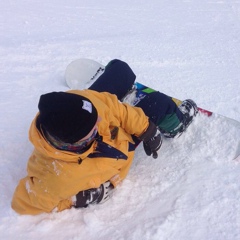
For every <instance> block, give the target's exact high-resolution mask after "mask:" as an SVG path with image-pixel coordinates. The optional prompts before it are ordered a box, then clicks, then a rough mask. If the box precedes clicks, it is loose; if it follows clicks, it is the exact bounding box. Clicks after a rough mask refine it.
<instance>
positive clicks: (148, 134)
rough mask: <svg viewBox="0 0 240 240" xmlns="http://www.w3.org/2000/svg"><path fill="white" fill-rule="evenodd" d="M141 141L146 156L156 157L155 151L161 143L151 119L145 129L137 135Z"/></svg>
mask: <svg viewBox="0 0 240 240" xmlns="http://www.w3.org/2000/svg"><path fill="white" fill-rule="evenodd" d="M139 138H140V140H142V141H143V148H144V151H145V152H146V154H147V155H148V156H151V155H152V157H153V158H157V157H158V154H157V151H158V150H159V149H160V147H161V145H162V138H161V134H160V131H159V129H158V127H157V126H156V125H155V124H154V123H153V122H151V121H149V126H148V128H147V130H146V131H145V132H144V133H143V134H142V135H141V136H140V137H139Z"/></svg>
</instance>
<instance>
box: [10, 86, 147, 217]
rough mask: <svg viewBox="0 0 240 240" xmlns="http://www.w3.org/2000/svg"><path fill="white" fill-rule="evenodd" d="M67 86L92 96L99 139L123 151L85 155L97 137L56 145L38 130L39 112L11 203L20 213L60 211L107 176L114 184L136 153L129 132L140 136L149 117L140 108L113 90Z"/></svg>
mask: <svg viewBox="0 0 240 240" xmlns="http://www.w3.org/2000/svg"><path fill="white" fill-rule="evenodd" d="M69 92H71V93H75V94H79V95H82V96H84V97H87V98H88V99H90V101H91V102H92V103H93V104H94V106H95V107H96V109H97V111H98V115H99V116H100V117H101V121H100V122H99V123H98V133H99V135H100V136H102V141H103V142H104V143H106V144H107V145H106V144H105V145H106V146H108V147H110V148H111V147H113V148H115V149H118V150H119V151H120V152H121V153H122V154H121V155H120V158H112V157H101V156H100V157H99V156H96V157H91V158H90V157H88V156H90V154H92V153H95V149H96V147H97V145H98V142H97V141H95V142H94V143H93V145H92V146H91V148H90V149H88V150H87V151H86V152H84V153H83V154H77V153H73V152H69V151H61V150H57V149H56V148H54V147H52V146H51V145H50V144H49V143H48V142H47V141H46V140H45V139H44V137H43V136H42V134H41V133H40V132H39V131H38V129H37V127H36V119H37V116H38V114H37V115H36V117H35V119H34V120H33V122H32V124H31V126H30V130H29V139H30V141H31V142H32V144H33V145H34V147H35V148H34V151H33V153H32V155H31V156H30V158H29V161H28V166H27V172H28V175H27V176H26V177H25V178H23V179H21V180H20V182H19V184H18V186H17V188H16V190H15V193H14V195H13V199H12V208H13V209H14V210H15V211H16V212H18V213H20V214H31V215H35V214H39V213H43V212H52V211H53V210H56V211H62V210H64V209H67V208H71V206H72V200H71V199H72V197H73V196H75V195H76V194H77V193H78V192H79V191H82V190H86V189H90V188H97V187H99V186H100V185H101V184H102V183H104V182H106V181H108V180H110V181H111V183H112V184H113V185H114V186H116V185H117V184H119V183H120V182H121V181H122V180H123V179H124V178H125V177H126V175H127V173H128V171H129V168H130V166H131V163H132V160H133V157H134V151H129V143H131V142H132V137H131V134H134V135H136V136H139V135H141V134H142V133H143V132H144V131H145V130H146V128H147V127H148V124H149V123H148V118H147V116H146V115H145V114H144V113H143V111H142V110H141V109H140V108H136V107H131V106H129V105H128V104H124V103H121V102H119V100H118V99H117V97H116V96H115V95H112V94H109V93H98V92H95V91H91V90H81V91H80V90H73V91H69ZM116 127H117V128H118V133H117V136H116V138H115V139H111V130H112V129H113V128H115V129H116ZM121 156H125V159H124V157H123V158H122V157H121Z"/></svg>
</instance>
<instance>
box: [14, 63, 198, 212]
mask: <svg viewBox="0 0 240 240" xmlns="http://www.w3.org/2000/svg"><path fill="white" fill-rule="evenodd" d="M134 81H135V75H134V73H133V72H132V70H131V68H130V67H129V66H128V64H126V63H125V62H123V61H120V60H113V61H111V62H110V63H109V64H108V65H107V67H106V69H105V72H104V73H103V74H102V75H101V76H100V77H99V78H98V79H97V81H96V82H95V83H94V84H93V85H92V86H91V87H90V88H89V89H86V90H71V91H68V92H51V93H47V94H44V95H42V96H41V97H40V100H39V104H38V108H39V112H38V113H37V115H36V117H35V118H34V120H33V122H32V124H31V126H30V130H29V138H30V141H31V142H32V144H33V145H34V151H33V153H32V155H31V156H30V158H29V161H28V166H27V172H28V175H27V176H26V177H25V178H23V179H21V180H20V182H19V184H18V186H17V188H16V190H15V193H14V195H13V199H12V208H13V209H14V210H15V211H16V212H18V213H19V214H31V215H35V214H40V213H43V212H46V213H50V212H52V211H62V210H64V209H69V208H72V207H75V208H84V207H87V206H89V205H90V204H98V203H103V202H105V201H106V200H108V199H109V196H110V195H111V193H112V191H113V189H114V188H116V186H117V185H119V183H121V182H122V181H123V179H124V178H126V176H127V174H128V172H129V169H130V167H131V164H132V161H133V158H134V151H135V149H136V147H137V146H138V144H139V143H140V142H141V141H142V142H143V146H144V150H145V152H146V154H147V155H148V156H150V155H152V156H153V157H154V158H156V157H157V151H158V150H159V149H160V147H161V143H162V136H166V137H175V136H177V135H179V134H180V133H182V132H183V131H185V130H186V128H187V127H188V126H189V124H190V123H191V122H192V119H193V117H194V116H195V115H196V114H197V107H196V104H195V103H194V102H193V101H192V100H185V101H183V103H182V104H181V105H180V106H179V107H177V105H176V104H175V103H174V102H173V100H172V99H171V98H170V97H168V96H167V95H165V94H163V93H160V92H155V93H152V94H149V95H148V97H145V98H144V99H142V100H141V101H140V102H139V103H138V104H137V106H136V107H133V106H130V105H129V104H127V103H123V102H121V101H119V100H122V99H123V97H124V95H126V93H127V92H128V91H129V89H130V88H131V87H132V84H133V82H134ZM119 84H121V86H122V87H121V88H119ZM151 103H155V104H151ZM152 105H154V107H151V106H152ZM192 110H194V111H192Z"/></svg>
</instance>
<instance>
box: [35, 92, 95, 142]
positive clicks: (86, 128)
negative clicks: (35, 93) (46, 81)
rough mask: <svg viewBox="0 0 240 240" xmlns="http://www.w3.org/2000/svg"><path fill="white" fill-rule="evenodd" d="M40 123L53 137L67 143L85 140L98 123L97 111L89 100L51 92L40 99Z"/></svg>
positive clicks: (73, 95) (64, 93) (78, 96)
mask: <svg viewBox="0 0 240 240" xmlns="http://www.w3.org/2000/svg"><path fill="white" fill-rule="evenodd" d="M38 108H39V111H40V114H39V117H38V123H39V124H40V125H41V127H42V128H43V129H44V130H46V131H48V133H49V134H51V135H52V136H53V137H57V138H58V139H60V140H61V141H63V142H65V143H74V142H77V141H78V140H80V139H82V138H84V137H85V136H87V135H88V133H89V132H90V131H91V130H92V128H93V127H94V125H95V124H96V122H97V118H98V114H97V110H96V108H95V107H94V105H93V104H92V103H91V101H90V100H89V99H88V98H85V97H83V96H80V95H77V94H72V93H66V92H51V93H47V94H44V95H42V96H41V97H40V100H39V104H38Z"/></svg>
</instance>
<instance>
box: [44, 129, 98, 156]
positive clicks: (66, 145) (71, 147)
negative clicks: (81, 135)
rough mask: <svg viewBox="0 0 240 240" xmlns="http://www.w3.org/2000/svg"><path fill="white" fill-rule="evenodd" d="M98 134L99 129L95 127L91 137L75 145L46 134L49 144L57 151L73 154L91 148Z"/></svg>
mask: <svg viewBox="0 0 240 240" xmlns="http://www.w3.org/2000/svg"><path fill="white" fill-rule="evenodd" d="M97 133H98V128H97V127H95V129H94V130H93V132H92V134H91V136H90V137H88V138H86V139H84V140H79V141H77V142H75V143H64V142H62V141H60V140H59V139H57V138H56V137H53V136H51V135H50V134H49V133H48V132H46V135H47V139H48V140H49V142H50V143H51V144H52V145H53V146H54V147H55V148H57V149H60V150H64V151H71V152H81V150H83V149H84V148H86V147H87V146H89V145H90V144H91V143H92V142H93V141H94V139H95V137H96V136H97Z"/></svg>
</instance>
